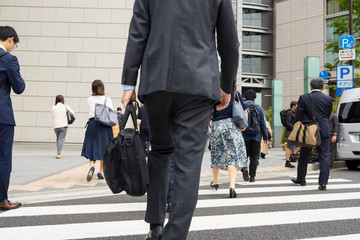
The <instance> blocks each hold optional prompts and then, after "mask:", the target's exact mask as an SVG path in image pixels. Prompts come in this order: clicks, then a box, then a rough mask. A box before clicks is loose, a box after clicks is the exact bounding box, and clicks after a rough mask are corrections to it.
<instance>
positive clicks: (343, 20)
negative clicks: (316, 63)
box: [324, 0, 360, 70]
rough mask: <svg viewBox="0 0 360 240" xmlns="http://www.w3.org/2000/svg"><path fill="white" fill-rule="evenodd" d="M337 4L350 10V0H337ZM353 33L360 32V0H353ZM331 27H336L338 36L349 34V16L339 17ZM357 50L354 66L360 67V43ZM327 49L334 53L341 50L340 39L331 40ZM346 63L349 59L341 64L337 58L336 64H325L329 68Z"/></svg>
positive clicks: (356, 47) (335, 31) (357, 44)
mask: <svg viewBox="0 0 360 240" xmlns="http://www.w3.org/2000/svg"><path fill="white" fill-rule="evenodd" d="M336 2H337V4H339V6H341V7H343V8H345V9H346V10H349V0H336ZM353 10H354V13H353V16H354V17H353V33H359V32H360V0H353ZM330 26H331V27H333V28H334V34H336V35H337V36H339V37H340V36H342V35H344V34H348V33H349V17H348V16H345V17H338V18H336V19H335V20H334V21H333V22H332V23H331V24H330ZM354 48H355V52H356V56H357V57H356V59H355V60H354V67H355V68H358V67H360V59H359V54H360V43H355V46H354ZM325 49H326V50H331V51H332V52H333V53H336V54H337V53H338V52H339V50H340V49H341V48H340V46H339V43H338V39H337V40H336V41H333V42H330V43H328V44H327V45H326V48H325ZM344 64H349V61H341V64H340V60H339V59H338V58H337V59H336V60H335V64H332V63H326V64H325V65H324V67H325V68H327V69H330V70H332V69H334V68H336V66H337V65H344Z"/></svg>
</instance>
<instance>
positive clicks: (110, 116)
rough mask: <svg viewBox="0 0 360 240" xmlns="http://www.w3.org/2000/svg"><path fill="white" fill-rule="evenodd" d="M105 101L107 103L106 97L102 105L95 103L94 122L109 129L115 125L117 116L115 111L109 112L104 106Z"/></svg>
mask: <svg viewBox="0 0 360 240" xmlns="http://www.w3.org/2000/svg"><path fill="white" fill-rule="evenodd" d="M106 101H107V97H105V101H104V104H101V103H96V104H95V110H94V113H95V121H97V122H99V123H101V124H103V125H106V126H109V127H113V126H115V125H116V123H117V121H118V120H117V114H116V112H115V111H113V110H111V109H110V108H109V107H108V106H107V105H106Z"/></svg>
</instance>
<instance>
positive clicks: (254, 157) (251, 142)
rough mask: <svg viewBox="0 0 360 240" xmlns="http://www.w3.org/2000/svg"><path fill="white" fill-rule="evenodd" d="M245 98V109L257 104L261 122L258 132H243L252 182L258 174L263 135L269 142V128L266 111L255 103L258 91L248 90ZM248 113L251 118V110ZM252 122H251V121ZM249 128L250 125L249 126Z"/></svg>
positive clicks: (256, 107) (265, 141)
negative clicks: (265, 115) (267, 126)
mask: <svg viewBox="0 0 360 240" xmlns="http://www.w3.org/2000/svg"><path fill="white" fill-rule="evenodd" d="M244 98H245V100H246V101H245V104H244V106H245V109H249V108H250V107H251V106H255V109H256V110H257V112H258V114H259V119H258V121H260V122H258V123H257V124H259V125H260V126H259V128H260V131H259V132H258V133H256V134H249V133H247V130H246V129H245V131H243V132H242V134H243V137H244V140H245V144H246V155H247V157H249V159H250V164H249V170H250V171H249V175H250V182H255V176H256V169H257V165H258V164H259V157H260V143H261V136H262V137H263V139H264V144H268V143H269V138H268V134H267V128H266V122H265V117H264V111H263V109H262V107H261V106H259V105H257V104H255V102H254V101H255V98H256V92H255V91H254V90H252V89H250V90H247V91H246V92H245V94H244ZM248 114H249V117H248V118H250V112H249V110H248ZM249 124H250V122H249ZM248 128H249V127H248Z"/></svg>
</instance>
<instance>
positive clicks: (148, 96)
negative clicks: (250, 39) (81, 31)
mask: <svg viewBox="0 0 360 240" xmlns="http://www.w3.org/2000/svg"><path fill="white" fill-rule="evenodd" d="M179 13H180V14H179ZM164 19H166V21H164ZM128 36H129V37H128V43H127V48H126V53H125V60H124V67H123V75H122V84H123V85H124V86H123V88H124V95H123V97H122V103H123V105H124V107H126V105H127V104H128V103H130V102H132V101H133V100H135V98H136V95H135V86H136V83H137V76H138V71H139V68H140V67H141V75H140V85H139V93H138V96H139V99H140V101H142V102H143V103H144V105H145V109H146V114H147V117H148V122H149V127H150V142H151V151H150V153H149V158H148V168H149V188H148V191H147V208H146V216H145V221H146V222H148V223H149V224H150V232H149V234H148V235H147V237H146V239H162V238H163V239H166V240H175V239H176V240H184V239H186V237H187V234H188V232H189V227H190V223H191V219H192V216H193V213H194V210H195V206H196V202H197V198H198V189H199V180H200V171H201V161H202V158H203V154H204V148H205V143H206V133H207V125H208V123H209V120H210V115H211V111H212V109H213V106H214V104H215V102H220V101H221V97H220V88H221V89H222V91H223V92H224V93H225V95H224V96H225V97H223V98H222V103H221V104H220V107H221V106H222V107H226V106H227V105H228V103H229V101H230V98H231V93H232V90H233V85H234V82H235V80H236V74H237V68H238V64H239V41H238V37H237V31H236V24H235V18H234V14H233V9H232V5H231V0H214V1H207V0H206V1H205V0H199V1H194V0H182V1H178V0H157V1H153V0H136V1H135V4H134V12H133V16H132V19H131V23H130V27H129V34H128ZM215 39H217V41H215ZM216 43H217V44H216ZM218 53H219V54H218ZM218 56H220V58H221V79H220V78H219V66H218V63H219V60H218ZM172 154H174V156H175V169H174V176H175V177H174V179H175V181H174V192H173V197H172V203H171V210H170V214H169V219H168V222H167V224H166V226H165V227H163V225H164V221H165V213H166V195H167V190H168V182H169V172H170V171H169V165H170V160H169V159H170V156H171V155H172Z"/></svg>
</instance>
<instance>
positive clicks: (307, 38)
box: [274, 0, 326, 108]
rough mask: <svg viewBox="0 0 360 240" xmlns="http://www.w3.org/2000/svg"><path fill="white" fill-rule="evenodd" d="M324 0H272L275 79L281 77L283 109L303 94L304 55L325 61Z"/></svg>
mask: <svg viewBox="0 0 360 240" xmlns="http://www.w3.org/2000/svg"><path fill="white" fill-rule="evenodd" d="M325 2H326V1H324V0H291V1H290V0H289V1H282V0H276V1H275V24H274V25H275V79H279V80H283V108H287V107H289V105H290V101H292V100H297V99H298V98H299V95H301V94H303V93H304V80H303V79H304V73H303V71H304V58H305V57H307V56H318V57H320V71H321V70H323V68H322V66H323V65H324V63H325V51H324V48H325V33H326V24H325V15H324V14H325Z"/></svg>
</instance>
